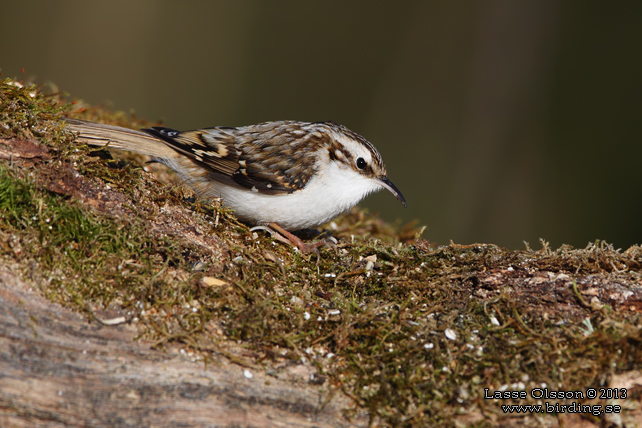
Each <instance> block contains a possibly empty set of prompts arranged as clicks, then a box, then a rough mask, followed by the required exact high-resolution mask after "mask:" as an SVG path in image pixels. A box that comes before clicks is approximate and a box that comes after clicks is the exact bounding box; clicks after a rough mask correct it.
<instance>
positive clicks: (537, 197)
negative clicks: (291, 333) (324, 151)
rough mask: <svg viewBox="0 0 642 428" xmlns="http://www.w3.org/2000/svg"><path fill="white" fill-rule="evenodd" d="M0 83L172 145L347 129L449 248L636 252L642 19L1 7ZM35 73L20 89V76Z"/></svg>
mask: <svg viewBox="0 0 642 428" xmlns="http://www.w3.org/2000/svg"><path fill="white" fill-rule="evenodd" d="M0 68H1V71H2V73H3V75H4V77H17V78H18V79H22V78H24V79H25V80H27V81H33V82H37V83H46V82H53V83H55V84H56V85H57V86H58V88H60V90H63V91H66V92H68V93H69V94H70V95H71V97H72V98H80V99H83V100H85V101H87V102H90V103H94V104H106V105H109V106H111V107H112V108H113V109H118V110H125V111H135V113H136V115H138V116H139V117H144V118H146V119H151V120H159V119H160V120H163V121H164V122H165V124H166V125H167V126H169V127H172V128H177V129H193V128H198V127H205V126H218V125H225V126H236V125H247V124H251V123H257V122H261V121H267V120H281V119H295V120H305V121H321V120H335V121H337V122H340V123H342V124H344V125H346V126H347V127H349V128H351V129H352V130H354V131H356V132H358V133H360V134H362V135H364V136H365V137H366V138H367V139H369V140H370V141H371V142H373V143H374V144H375V145H376V146H377V148H379V150H380V152H381V153H382V155H383V157H384V159H385V160H386V163H387V165H388V172H389V177H390V178H391V179H392V181H393V182H394V183H395V184H396V185H397V187H399V188H400V189H401V190H402V191H403V193H404V195H405V196H406V199H407V200H408V208H407V209H403V207H402V206H401V204H399V203H398V202H397V201H396V200H395V199H394V198H393V197H392V196H391V195H390V194H389V193H387V192H385V193H384V192H380V193H378V194H377V195H374V196H371V197H369V198H367V199H366V201H364V202H363V203H362V204H363V205H365V206H367V207H369V208H370V209H371V211H374V212H379V213H381V215H382V216H383V217H384V218H385V219H387V220H391V221H394V220H395V219H402V220H403V221H410V220H412V219H415V218H416V219H419V220H420V222H421V224H425V225H427V226H428V228H427V230H426V232H425V233H424V237H425V238H427V239H429V240H431V241H433V242H437V243H448V241H449V240H450V239H452V240H454V241H455V242H457V243H462V244H465V243H472V242H485V243H495V244H499V245H502V246H506V247H508V248H514V249H516V248H523V243H522V241H528V242H530V243H531V246H533V247H535V248H538V247H539V244H538V243H537V241H538V239H539V238H540V237H541V238H544V239H546V240H548V241H550V242H551V244H552V245H553V246H555V247H557V246H559V245H560V244H562V243H567V244H571V245H574V246H582V247H583V246H585V245H586V244H587V243H588V242H589V241H594V240H596V239H604V240H606V241H608V242H611V243H613V244H615V245H616V247H622V248H625V247H627V246H629V245H631V244H636V243H642V222H641V221H640V217H639V215H640V209H641V206H642V190H641V188H642V187H641V181H642V174H641V167H640V165H641V160H642V144H641V142H642V118H641V117H640V116H641V113H642V2H617V1H616V2H598V1H564V2H557V1H514V0H505V1H475V2H465V1H463V2H459V1H458V2H450V1H439V2H433V1H401V2H394V3H393V2H373V1H328V0H324V1H259V0H248V1H189V0H188V1H181V2H172V1H149V0H148V1H141V0H137V1H122V0H119V1H113V0H112V1H109V2H87V1H78V0H76V1H56V2H52V1H30V0H20V1H14V2H8V1H4V2H2V8H1V13H0ZM21 68H24V70H25V74H24V76H23V75H22V74H21V71H20V70H21Z"/></svg>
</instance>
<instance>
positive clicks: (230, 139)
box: [143, 121, 385, 194]
mask: <svg viewBox="0 0 642 428" xmlns="http://www.w3.org/2000/svg"><path fill="white" fill-rule="evenodd" d="M143 131H145V132H148V133H149V134H151V135H154V136H156V137H158V138H161V139H162V140H163V141H165V142H166V144H168V145H169V146H170V147H172V148H173V149H174V150H177V151H178V152H180V153H182V154H184V155H186V156H187V157H189V158H190V159H192V160H193V161H194V162H196V163H197V164H199V165H201V166H202V167H204V168H206V169H207V170H209V171H210V172H212V173H214V174H213V177H217V176H222V178H226V177H227V178H231V179H232V180H233V182H234V183H236V184H237V185H239V186H241V187H244V188H247V189H251V190H253V191H257V192H260V193H264V194H285V193H292V192H294V191H296V190H300V189H302V188H304V187H305V185H306V184H307V183H308V182H309V180H310V178H311V177H312V176H313V175H314V174H315V173H316V172H317V165H316V164H317V157H318V156H319V154H320V153H321V152H323V151H320V150H319V148H324V147H325V148H326V149H327V153H328V156H329V158H330V159H332V160H337V161H342V162H345V163H353V162H354V159H352V155H351V154H350V152H349V151H348V150H346V149H345V147H343V145H342V144H340V143H339V138H341V137H343V138H348V139H351V140H353V141H355V142H358V144H359V143H360V144H362V145H363V146H364V147H366V148H367V149H368V150H369V151H370V153H371V156H372V161H373V162H374V163H375V164H376V169H377V170H378V172H379V173H381V172H383V174H384V175H385V165H384V163H383V160H382V159H381V155H380V154H379V152H378V151H377V149H376V148H375V147H374V146H373V145H372V144H371V143H370V142H369V141H367V140H366V139H365V138H363V137H362V136H360V135H359V134H357V133H355V132H352V131H350V130H349V129H347V128H346V127H344V126H342V125H339V124H337V123H334V122H317V123H308V122H297V121H280V122H265V123H260V124H256V125H250V126H242V127H238V128H230V127H216V128H204V129H198V130H194V131H184V132H181V131H176V130H173V129H169V128H161V127H154V128H151V129H144V130H143ZM363 173H364V174H366V175H370V174H375V171H373V170H372V166H371V165H368V170H366V171H363Z"/></svg>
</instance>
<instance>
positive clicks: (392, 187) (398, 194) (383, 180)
mask: <svg viewBox="0 0 642 428" xmlns="http://www.w3.org/2000/svg"><path fill="white" fill-rule="evenodd" d="M379 183H380V184H381V185H382V186H383V187H385V188H386V189H388V190H390V193H392V194H393V195H395V198H397V199H399V202H401V203H402V204H403V206H404V207H407V206H408V205H407V204H406V198H404V197H403V195H402V194H401V192H400V191H399V189H397V186H395V185H394V184H392V181H390V180H388V177H381V178H380V179H379Z"/></svg>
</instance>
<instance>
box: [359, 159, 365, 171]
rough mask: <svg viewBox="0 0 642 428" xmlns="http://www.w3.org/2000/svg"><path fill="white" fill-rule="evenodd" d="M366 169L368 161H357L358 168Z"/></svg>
mask: <svg viewBox="0 0 642 428" xmlns="http://www.w3.org/2000/svg"><path fill="white" fill-rule="evenodd" d="M365 167H366V161H365V160H364V159H363V158H359V159H357V168H359V169H364V168H365Z"/></svg>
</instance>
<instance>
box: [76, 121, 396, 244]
mask: <svg viewBox="0 0 642 428" xmlns="http://www.w3.org/2000/svg"><path fill="white" fill-rule="evenodd" d="M64 120H65V122H66V125H67V127H68V128H70V129H71V130H72V131H73V132H74V133H75V134H76V135H77V137H76V138H77V141H79V142H81V143H85V144H88V145H92V146H108V147H109V148H116V149H120V150H126V151H132V152H137V153H142V154H145V155H149V156H151V157H152V160H153V161H155V162H159V163H161V164H164V165H166V166H167V167H169V168H170V169H171V170H173V171H174V172H176V174H177V175H178V176H179V178H180V180H182V181H183V182H184V183H185V184H186V185H187V186H188V187H190V188H191V189H192V190H193V191H194V192H195V193H196V194H197V195H198V196H199V197H200V198H204V199H213V198H220V199H221V201H222V203H223V204H224V205H225V206H227V207H230V208H232V209H233V211H234V213H235V215H236V217H237V218H238V219H239V220H240V221H242V222H244V223H246V224H248V225H249V226H253V229H252V230H255V229H265V230H268V231H269V232H271V233H273V232H274V231H277V232H278V233H279V234H281V235H283V236H284V237H285V238H287V239H280V240H282V241H284V242H289V243H291V244H292V245H294V246H296V247H298V248H299V250H301V251H302V252H304V253H306V252H311V251H317V247H318V246H319V245H320V244H319V243H318V242H317V243H313V244H306V243H304V242H303V241H302V240H301V239H300V238H298V237H297V236H296V235H294V234H293V233H292V232H294V231H297V230H302V229H313V228H316V227H318V226H321V225H323V224H325V223H327V222H329V221H331V220H333V219H334V218H336V217H337V216H338V215H339V214H341V213H344V212H346V211H348V210H349V209H350V208H352V207H353V206H355V205H356V204H357V203H359V202H360V201H361V200H362V199H363V198H364V197H366V196H368V195H369V194H371V193H373V192H376V191H379V190H381V189H386V190H388V191H390V192H391V193H392V194H393V195H394V196H395V197H396V198H397V199H398V200H399V201H400V202H401V203H402V204H403V206H404V207H406V206H407V204H406V200H405V198H404V197H403V195H402V193H401V192H400V191H399V189H397V187H396V186H395V185H394V184H393V183H392V181H390V179H388V176H387V172H386V166H385V163H384V162H383V159H382V157H381V155H380V154H379V151H377V149H376V148H375V146H374V145H373V144H372V143H370V142H369V141H368V140H366V139H365V138H364V137H362V136H361V135H359V134H357V133H356V132H353V131H351V130H349V129H348V128H346V127H345V126H343V125H340V124H338V123H335V122H299V121H293V120H287V121H274V122H264V123H259V124H256V125H249V126H240V127H225V126H218V127H212V128H202V129H196V130H191V131H177V130H174V129H170V128H165V127H151V128H146V129H141V130H140V131H137V130H132V129H128V128H123V127H119V126H113V125H106V124H101V123H95V122H88V121H84V120H78V119H71V118H65V119H64ZM276 237H277V238H279V237H278V235H276Z"/></svg>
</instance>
